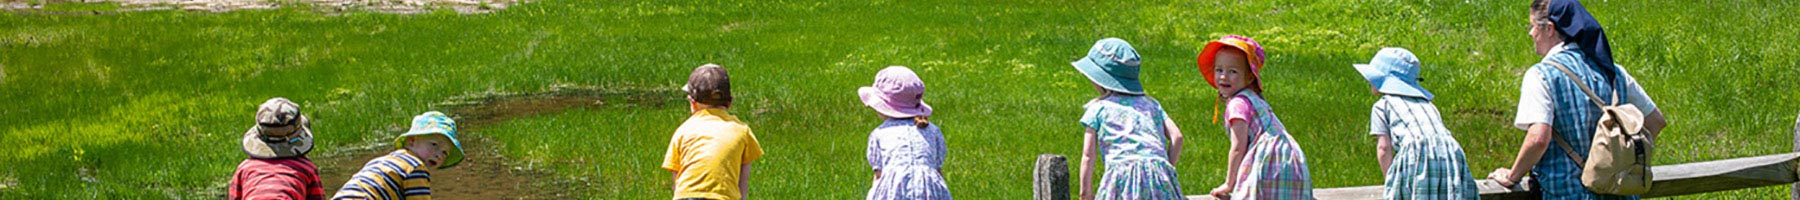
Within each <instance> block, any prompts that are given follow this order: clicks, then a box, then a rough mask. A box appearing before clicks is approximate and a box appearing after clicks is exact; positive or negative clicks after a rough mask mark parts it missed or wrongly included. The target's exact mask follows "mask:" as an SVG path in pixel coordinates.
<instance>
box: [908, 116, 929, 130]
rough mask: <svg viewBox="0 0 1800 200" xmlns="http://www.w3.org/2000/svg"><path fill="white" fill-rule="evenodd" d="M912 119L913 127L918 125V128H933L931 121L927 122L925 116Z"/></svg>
mask: <svg viewBox="0 0 1800 200" xmlns="http://www.w3.org/2000/svg"><path fill="white" fill-rule="evenodd" d="M912 119H913V125H917V126H919V128H925V127H926V126H931V121H930V120H926V119H925V116H917V117H913V118H912Z"/></svg>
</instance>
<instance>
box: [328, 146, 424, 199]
mask: <svg viewBox="0 0 1800 200" xmlns="http://www.w3.org/2000/svg"><path fill="white" fill-rule="evenodd" d="M424 164H425V163H424V162H422V161H420V160H419V158H418V157H417V156H413V154H412V152H409V151H406V149H400V150H396V151H394V152H393V153H389V154H388V155H387V156H382V157H380V158H375V159H374V160H369V163H368V164H363V168H362V171H357V172H356V175H353V176H350V181H347V182H345V183H344V187H343V188H341V189H338V191H337V195H336V196H333V197H331V199H381V200H387V199H427V200H428V199H431V172H430V171H428V167H423V166H420V165H424Z"/></svg>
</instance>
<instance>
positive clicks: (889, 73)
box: [856, 66, 931, 118]
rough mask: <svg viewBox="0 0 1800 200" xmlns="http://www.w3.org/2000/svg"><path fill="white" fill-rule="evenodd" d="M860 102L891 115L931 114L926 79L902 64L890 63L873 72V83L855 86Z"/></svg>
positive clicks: (899, 116) (876, 110)
mask: <svg viewBox="0 0 1800 200" xmlns="http://www.w3.org/2000/svg"><path fill="white" fill-rule="evenodd" d="M856 93H857V96H861V97H862V102H863V105H868V106H869V108H872V109H875V112H878V113H881V114H882V115H886V116H888V117H893V118H910V117H918V116H931V105H925V101H924V100H923V98H924V97H925V82H924V81H920V80H919V75H918V74H914V73H913V71H912V69H908V68H906V67H905V66H889V67H887V68H886V69H881V72H876V73H875V83H874V84H872V85H870V86H869V87H862V88H857V90H856Z"/></svg>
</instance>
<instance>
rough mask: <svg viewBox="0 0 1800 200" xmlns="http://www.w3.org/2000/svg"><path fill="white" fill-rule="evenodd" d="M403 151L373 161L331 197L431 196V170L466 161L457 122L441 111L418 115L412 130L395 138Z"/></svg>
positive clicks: (365, 165) (364, 165)
mask: <svg viewBox="0 0 1800 200" xmlns="http://www.w3.org/2000/svg"><path fill="white" fill-rule="evenodd" d="M394 146H395V148H398V149H399V150H394V152H393V153H388V155H386V156H381V157H378V158H375V159H374V160H369V163H367V164H363V168H362V170H359V171H357V172H356V174H355V175H351V176H350V180H349V181H346V182H344V187H343V188H342V189H338V192H337V196H334V197H332V198H331V199H431V169H433V168H436V169H446V168H450V167H453V166H456V164H457V163H461V162H462V160H463V150H462V142H460V141H457V140H456V121H454V120H450V117H449V116H444V113H440V112H437V111H431V112H425V114H420V115H419V116H414V117H413V120H412V130H410V131H407V132H406V133H403V134H400V136H399V137H395V138H394Z"/></svg>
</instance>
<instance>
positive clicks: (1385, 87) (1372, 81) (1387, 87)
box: [1352, 64, 1433, 100]
mask: <svg viewBox="0 0 1800 200" xmlns="http://www.w3.org/2000/svg"><path fill="white" fill-rule="evenodd" d="M1352 66H1353V67H1355V68H1356V72H1357V73H1360V74H1362V76H1363V80H1365V81H1368V82H1369V87H1373V88H1375V91H1379V92H1381V93H1382V94H1389V95H1400V96H1410V97H1419V98H1425V99H1427V100H1430V99H1431V98H1432V97H1433V96H1432V94H1431V92H1430V91H1425V87H1423V86H1419V83H1418V82H1416V81H1407V80H1404V79H1401V78H1399V77H1394V76H1390V75H1388V74H1387V72H1385V71H1382V70H1381V69H1380V67H1379V66H1375V65H1372V64H1356V65H1352Z"/></svg>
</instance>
